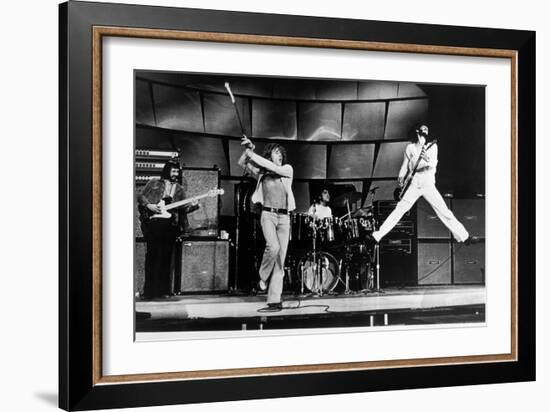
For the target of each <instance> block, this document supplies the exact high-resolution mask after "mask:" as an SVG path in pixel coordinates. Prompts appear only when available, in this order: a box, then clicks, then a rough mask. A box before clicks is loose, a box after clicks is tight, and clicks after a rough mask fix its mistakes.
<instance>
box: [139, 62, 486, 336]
mask: <svg viewBox="0 0 550 412" xmlns="http://www.w3.org/2000/svg"><path fill="white" fill-rule="evenodd" d="M134 104H135V107H134V121H135V129H134V146H133V149H134V153H133V155H134V178H135V188H134V194H135V196H134V201H135V203H134V209H135V213H134V215H135V218H134V229H135V233H133V236H134V237H135V243H134V293H135V334H136V340H138V341H140V340H145V341H146V340H162V339H186V338H187V337H197V336H201V332H218V333H221V334H222V335H220V336H223V333H224V332H228V331H229V332H232V333H237V334H238V333H239V331H247V332H250V331H251V330H252V331H257V332H258V333H259V334H260V336H261V334H262V333H268V331H269V332H272V331H279V332H280V333H284V331H285V330H286V331H289V330H293V333H300V332H303V333H311V332H314V331H315V330H318V329H322V330H329V329H334V328H336V330H338V331H340V332H341V331H345V330H346V328H353V330H357V329H356V328H361V329H360V330H362V331H368V330H369V328H371V329H372V330H380V329H383V328H403V329H407V328H413V329H418V328H424V327H434V326H435V327H438V326H439V327H453V326H454V325H460V327H464V326H472V327H479V326H483V325H484V324H485V321H486V319H485V314H486V311H487V309H488V308H487V301H486V287H487V285H486V282H485V269H486V263H485V262H486V259H485V242H486V237H485V205H486V199H485V184H486V180H485V179H486V153H485V147H486V144H485V142H486V87H485V85H483V84H441V83H426V82H422V83H413V82H403V81H392V80H377V79H373V80H365V79H325V78H303V77H283V76H278V77H269V76H252V75H235V74H231V75H228V74H223V73H220V74H211V73H191V72H173V71H170V72H168V71H152V70H134ZM209 336H217V335H216V334H214V335H209ZM232 336H236V335H232ZM237 336H238V335H237Z"/></svg>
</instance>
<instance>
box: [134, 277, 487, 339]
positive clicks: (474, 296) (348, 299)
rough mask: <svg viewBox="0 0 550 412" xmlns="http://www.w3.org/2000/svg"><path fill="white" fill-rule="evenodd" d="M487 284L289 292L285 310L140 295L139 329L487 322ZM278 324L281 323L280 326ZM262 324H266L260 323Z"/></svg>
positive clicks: (238, 301)
mask: <svg viewBox="0 0 550 412" xmlns="http://www.w3.org/2000/svg"><path fill="white" fill-rule="evenodd" d="M485 301H486V295H485V287H484V286H480V285H469V286H430V287H407V288H396V289H385V290H384V291H383V292H367V293H356V294H350V295H345V294H338V295H325V296H322V297H312V296H301V295H300V296H296V295H290V294H289V295H283V309H282V310H281V311H276V312H264V311H263V309H265V308H266V296H265V295H258V296H249V295H246V296H235V295H184V296H176V297H171V298H167V299H165V300H156V301H140V300H136V331H137V332H155V331H157V330H158V331H168V330H174V331H176V330H177V331H185V330H189V331H190V330H194V331H197V330H235V329H241V328H247V327H248V325H249V324H254V325H256V326H254V327H258V328H263V327H265V326H267V324H269V325H270V326H269V327H272V328H287V327H290V328H298V327H299V328H304V327H306V328H307V327H339V326H342V327H343V326H350V325H352V326H374V325H387V324H395V323H396V322H397V323H402V324H427V323H430V324H437V323H461V322H467V323H468V322H484V320H485V316H484V314H485ZM275 324H278V326H275ZM260 325H261V326H260Z"/></svg>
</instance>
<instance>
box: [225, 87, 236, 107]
mask: <svg viewBox="0 0 550 412" xmlns="http://www.w3.org/2000/svg"><path fill="white" fill-rule="evenodd" d="M224 86H225V88H226V90H227V93H229V97H230V98H231V103H233V104H235V96H233V92H232V91H231V87H230V86H229V82H225V84H224Z"/></svg>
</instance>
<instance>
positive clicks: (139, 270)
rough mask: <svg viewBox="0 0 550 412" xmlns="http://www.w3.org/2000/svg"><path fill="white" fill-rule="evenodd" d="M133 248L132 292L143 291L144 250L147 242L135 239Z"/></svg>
mask: <svg viewBox="0 0 550 412" xmlns="http://www.w3.org/2000/svg"><path fill="white" fill-rule="evenodd" d="M135 245H136V246H135V249H134V292H135V293H137V292H143V285H144V283H145V252H146V250H147V244H146V243H145V242H138V241H136V244H135Z"/></svg>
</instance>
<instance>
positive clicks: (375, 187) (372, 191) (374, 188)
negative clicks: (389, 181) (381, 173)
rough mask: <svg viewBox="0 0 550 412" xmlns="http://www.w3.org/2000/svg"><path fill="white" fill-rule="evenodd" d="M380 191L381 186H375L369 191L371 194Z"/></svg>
mask: <svg viewBox="0 0 550 412" xmlns="http://www.w3.org/2000/svg"><path fill="white" fill-rule="evenodd" d="M378 189H380V186H374V187H373V188H372V189H370V190H369V193H375V192H376V191H377V190H378Z"/></svg>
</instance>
